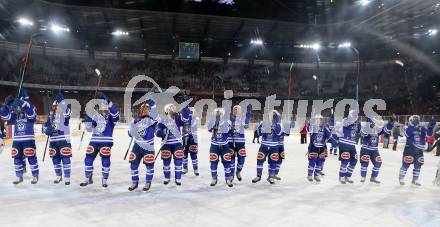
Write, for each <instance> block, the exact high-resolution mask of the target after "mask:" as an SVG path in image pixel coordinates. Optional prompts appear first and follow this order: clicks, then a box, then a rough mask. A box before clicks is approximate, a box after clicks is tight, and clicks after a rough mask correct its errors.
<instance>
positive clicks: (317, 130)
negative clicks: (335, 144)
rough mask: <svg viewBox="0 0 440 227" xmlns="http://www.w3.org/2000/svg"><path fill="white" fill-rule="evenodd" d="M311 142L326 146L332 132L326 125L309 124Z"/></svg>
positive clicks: (318, 145)
mask: <svg viewBox="0 0 440 227" xmlns="http://www.w3.org/2000/svg"><path fill="white" fill-rule="evenodd" d="M307 131H309V133H310V143H312V144H313V146H315V147H324V146H326V145H325V144H326V143H327V141H328V140H329V139H330V138H331V132H330V130H329V128H328V127H327V126H326V125H309V126H308V128H307Z"/></svg>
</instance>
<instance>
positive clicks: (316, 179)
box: [313, 175, 321, 183]
mask: <svg viewBox="0 0 440 227" xmlns="http://www.w3.org/2000/svg"><path fill="white" fill-rule="evenodd" d="M313 179H314V180H315V181H316V182H318V183H319V182H321V178H320V175H315V177H314V178H313Z"/></svg>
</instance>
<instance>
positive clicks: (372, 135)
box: [360, 117, 393, 184]
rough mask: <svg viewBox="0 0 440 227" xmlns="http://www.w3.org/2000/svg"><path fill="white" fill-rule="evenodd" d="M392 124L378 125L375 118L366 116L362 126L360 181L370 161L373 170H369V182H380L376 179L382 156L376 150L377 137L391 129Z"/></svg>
mask: <svg viewBox="0 0 440 227" xmlns="http://www.w3.org/2000/svg"><path fill="white" fill-rule="evenodd" d="M392 128H393V124H392V123H391V122H388V124H387V125H386V126H385V127H381V126H378V124H377V120H376V119H375V118H370V117H367V122H366V124H364V125H363V126H362V129H361V137H362V147H361V152H360V163H361V182H365V180H366V177H367V170H368V165H369V163H370V161H371V163H372V164H373V170H372V172H371V178H370V182H372V183H375V184H380V181H378V180H377V176H378V175H379V170H380V167H381V165H382V157H381V156H380V153H379V150H378V144H379V137H380V136H381V135H383V134H384V133H385V132H386V131H391V129H392Z"/></svg>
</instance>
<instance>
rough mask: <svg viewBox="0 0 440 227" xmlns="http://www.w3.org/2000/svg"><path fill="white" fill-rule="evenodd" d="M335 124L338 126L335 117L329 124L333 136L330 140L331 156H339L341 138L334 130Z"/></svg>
mask: <svg viewBox="0 0 440 227" xmlns="http://www.w3.org/2000/svg"><path fill="white" fill-rule="evenodd" d="M335 124H336V122H335V118H334V116H332V118H331V119H330V122H329V124H328V128H329V130H330V132H331V134H332V135H331V138H330V140H329V142H330V143H331V146H330V154H334V155H338V146H339V138H338V135H337V134H336V132H335V130H334V129H335Z"/></svg>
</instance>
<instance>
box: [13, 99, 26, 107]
mask: <svg viewBox="0 0 440 227" xmlns="http://www.w3.org/2000/svg"><path fill="white" fill-rule="evenodd" d="M24 105H25V102H24V101H23V100H21V99H19V98H16V99H15V100H14V102H13V103H12V106H14V107H24Z"/></svg>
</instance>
